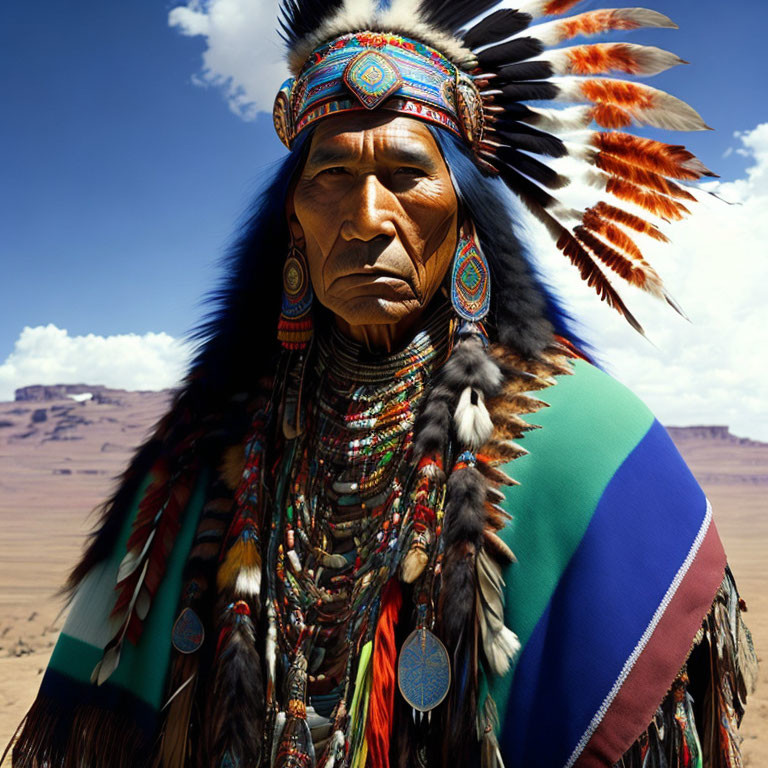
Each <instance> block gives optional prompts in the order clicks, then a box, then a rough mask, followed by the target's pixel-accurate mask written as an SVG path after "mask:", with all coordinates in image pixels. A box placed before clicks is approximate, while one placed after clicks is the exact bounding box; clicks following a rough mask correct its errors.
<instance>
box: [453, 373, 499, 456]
mask: <svg viewBox="0 0 768 768" xmlns="http://www.w3.org/2000/svg"><path fill="white" fill-rule="evenodd" d="M472 392H473V390H472V387H467V388H466V389H465V390H464V391H463V392H462V393H461V397H459V404H458V405H457V406H456V412H455V414H454V417H453V418H454V422H455V424H456V434H457V435H458V437H459V441H460V442H461V443H463V444H464V445H466V446H467V447H468V448H470V449H471V450H473V451H476V450H478V449H479V448H481V447H482V446H483V445H485V443H487V442H488V440H489V439H490V437H491V433H492V432H493V422H492V421H491V415H490V414H489V413H488V409H487V408H486V407H485V398H484V397H483V393H482V392H480V391H479V390H477V389H476V390H474V392H475V396H476V399H477V404H476V405H473V403H472Z"/></svg>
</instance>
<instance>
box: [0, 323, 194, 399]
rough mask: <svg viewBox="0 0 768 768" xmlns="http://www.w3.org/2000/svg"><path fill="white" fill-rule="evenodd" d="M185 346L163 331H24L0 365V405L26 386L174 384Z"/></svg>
mask: <svg viewBox="0 0 768 768" xmlns="http://www.w3.org/2000/svg"><path fill="white" fill-rule="evenodd" d="M188 357H189V348H188V347H187V346H186V345H185V344H183V343H181V342H179V341H178V340H176V339H174V338H173V337H172V336H169V335H168V334H167V333H146V334H144V335H143V336H142V335H139V334H136V333H128V334H120V335H116V336H96V335H94V334H92V333H89V334H88V335H87V336H70V335H69V333H68V332H67V331H66V330H63V329H61V328H57V327H56V326H55V325H51V324H49V325H40V326H37V327H36V328H29V327H27V328H24V330H23V331H22V332H21V334H20V335H19V338H18V339H17V340H16V344H15V345H14V349H13V352H11V354H10V355H9V356H8V357H7V358H6V360H5V362H4V363H2V364H0V401H5V400H13V392H14V390H15V389H16V388H18V387H23V386H28V385H31V384H102V385H104V386H107V387H114V388H117V389H144V390H147V389H149V390H158V389H165V388H166V387H172V386H174V385H176V384H178V382H179V381H180V379H181V377H182V376H183V374H184V372H185V368H186V363H187V359H188Z"/></svg>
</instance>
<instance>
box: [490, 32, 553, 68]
mask: <svg viewBox="0 0 768 768" xmlns="http://www.w3.org/2000/svg"><path fill="white" fill-rule="evenodd" d="M543 50H544V44H543V43H542V42H541V40H537V39H536V38H535V37H518V38H517V39H515V40H509V41H508V42H506V43H501V44H500V45H494V46H492V47H491V48H486V50H484V51H480V52H479V53H478V54H477V60H478V62H479V63H480V66H481V67H498V66H501V65H503V64H509V63H512V62H516V61H524V60H525V59H532V58H533V57H534V56H538V55H539V54H540V53H541V52H542V51H543Z"/></svg>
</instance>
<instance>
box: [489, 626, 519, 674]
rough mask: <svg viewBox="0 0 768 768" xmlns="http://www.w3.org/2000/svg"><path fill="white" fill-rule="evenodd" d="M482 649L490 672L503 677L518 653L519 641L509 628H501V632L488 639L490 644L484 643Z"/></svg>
mask: <svg viewBox="0 0 768 768" xmlns="http://www.w3.org/2000/svg"><path fill="white" fill-rule="evenodd" d="M489 639H490V638H489ZM484 648H485V653H486V656H487V657H488V663H489V665H490V667H491V671H492V672H493V674H494V675H499V676H500V677H503V676H504V675H506V674H507V672H509V666H510V664H511V663H512V661H513V660H514V658H515V656H517V654H518V653H519V652H520V639H519V638H518V636H517V635H516V634H515V633H514V632H513V631H512V630H511V629H510V628H509V627H502V628H501V631H500V632H497V633H496V634H495V635H494V636H493V638H492V639H490V643H488V644H485V643H484ZM489 651H490V652H489Z"/></svg>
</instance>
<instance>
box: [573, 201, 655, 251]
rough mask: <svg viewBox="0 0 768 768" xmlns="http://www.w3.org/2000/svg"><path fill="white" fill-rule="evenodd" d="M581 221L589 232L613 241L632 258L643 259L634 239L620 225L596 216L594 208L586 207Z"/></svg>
mask: <svg viewBox="0 0 768 768" xmlns="http://www.w3.org/2000/svg"><path fill="white" fill-rule="evenodd" d="M581 221H582V223H583V224H584V226H585V227H586V228H587V229H588V230H590V231H591V232H594V233H595V234H597V235H601V236H602V237H604V238H605V239H606V240H608V242H610V243H613V244H614V245H615V246H617V247H619V248H621V250H622V251H624V252H625V253H626V254H628V255H629V256H631V257H632V258H633V259H637V260H638V261H643V253H642V251H641V250H640V248H638V246H637V244H636V243H635V241H634V240H633V239H632V238H631V237H630V236H629V235H628V234H627V233H626V232H625V231H624V230H623V229H621V227H617V226H616V225H615V224H612V223H611V222H610V221H607V220H606V219H603V218H601V217H600V216H598V214H597V213H596V212H595V209H594V208H588V209H587V210H586V211H585V212H584V216H583V217H582V220H581Z"/></svg>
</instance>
